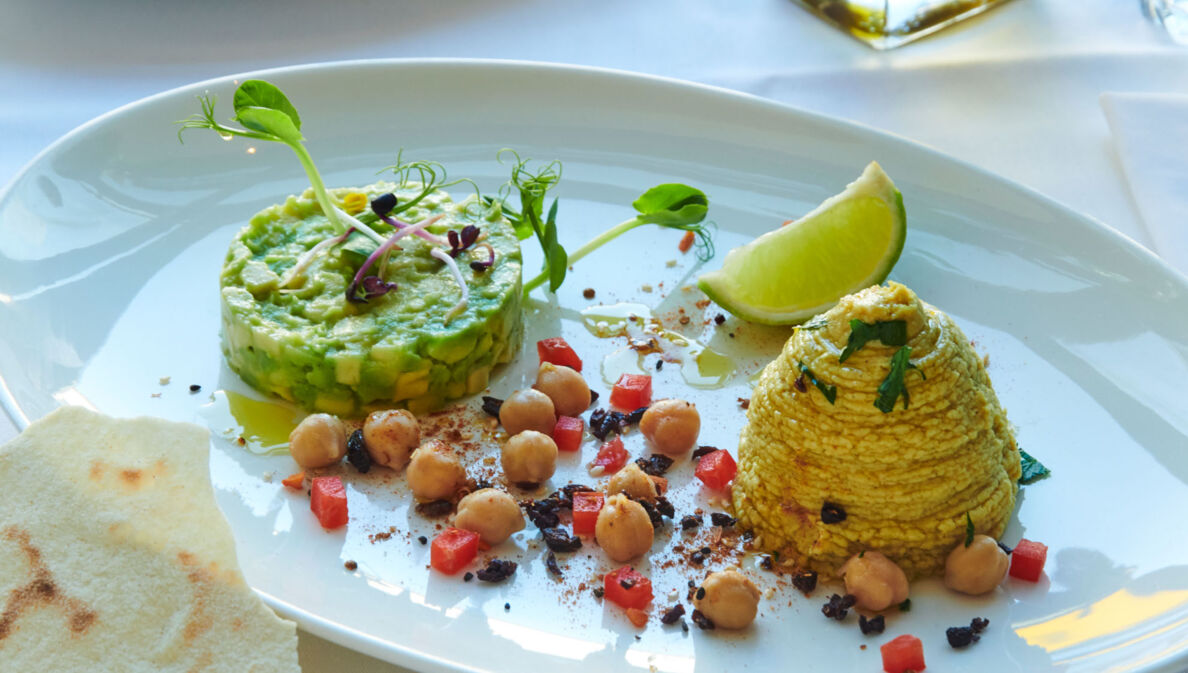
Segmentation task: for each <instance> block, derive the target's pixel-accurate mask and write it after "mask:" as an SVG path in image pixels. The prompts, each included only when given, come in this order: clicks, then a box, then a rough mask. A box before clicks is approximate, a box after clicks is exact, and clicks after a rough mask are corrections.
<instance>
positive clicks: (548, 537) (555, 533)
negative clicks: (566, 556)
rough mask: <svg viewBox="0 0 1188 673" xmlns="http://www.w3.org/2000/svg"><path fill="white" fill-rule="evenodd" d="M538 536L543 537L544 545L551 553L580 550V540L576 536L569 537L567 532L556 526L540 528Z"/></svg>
mask: <svg viewBox="0 0 1188 673" xmlns="http://www.w3.org/2000/svg"><path fill="white" fill-rule="evenodd" d="M540 534H541V535H543V536H544V541H545V544H546V545H547V546H548V548H549V549H550V553H551V552H571V551H577V550H579V549H581V548H582V539H581V538H580V537H578V536H576V535H572V536H571V535H570V534H569V531H567V530H565V529H564V528H561V527H560V526H556V527H553V528H542V529H541V531H540Z"/></svg>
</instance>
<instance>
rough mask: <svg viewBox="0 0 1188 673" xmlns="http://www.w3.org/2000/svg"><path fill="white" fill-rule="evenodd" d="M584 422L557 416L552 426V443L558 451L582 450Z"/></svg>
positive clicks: (578, 419) (571, 417)
mask: <svg viewBox="0 0 1188 673" xmlns="http://www.w3.org/2000/svg"><path fill="white" fill-rule="evenodd" d="M585 430H586V422H585V421H583V420H582V419H580V418H575V417H573V416H558V417H557V423H556V425H554V426H553V441H554V442H556V443H557V450H558V451H577V450H578V449H580V448H582V433H583V432H585Z"/></svg>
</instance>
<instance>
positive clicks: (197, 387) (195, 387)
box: [190, 383, 202, 393]
mask: <svg viewBox="0 0 1188 673" xmlns="http://www.w3.org/2000/svg"><path fill="white" fill-rule="evenodd" d="M199 390H202V386H200V385H198V384H197V383H191V384H190V392H192V393H196V392H198V391H199Z"/></svg>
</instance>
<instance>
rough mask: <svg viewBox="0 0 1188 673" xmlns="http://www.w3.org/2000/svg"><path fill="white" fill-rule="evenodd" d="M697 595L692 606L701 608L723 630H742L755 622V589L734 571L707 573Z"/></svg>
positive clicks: (747, 580) (744, 576) (757, 599)
mask: <svg viewBox="0 0 1188 673" xmlns="http://www.w3.org/2000/svg"><path fill="white" fill-rule="evenodd" d="M701 589H704V590H705V591H704V593H703V592H702V591H700V590H699V591H698V592H697V594H696V595H697V596H700V598H694V599H693V606H694V607H696V608H697V609H698V610H701V612H702V613H703V614H705V616H706V617H709V619H710V621H712V622H713V623H714V626H716V627H718V628H723V629H745V628H746V627H747V626H749V625H750V624H751V622H753V621H755V615H756V614H757V613H758V612H759V588H758V587H756V586H755V583H754V582H752V581H751V580H750V579H749V578H748V577H747V576H746V575H744V574H742V573H740V572H738V571H737V570H734V569H730V570H723V571H720V572H716V573H710V576H709V577H707V578H705V581H704V582H702V583H701Z"/></svg>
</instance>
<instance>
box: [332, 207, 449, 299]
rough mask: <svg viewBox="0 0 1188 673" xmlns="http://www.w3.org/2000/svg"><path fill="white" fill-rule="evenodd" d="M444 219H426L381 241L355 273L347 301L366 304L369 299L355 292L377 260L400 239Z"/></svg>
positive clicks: (349, 286)
mask: <svg viewBox="0 0 1188 673" xmlns="http://www.w3.org/2000/svg"><path fill="white" fill-rule="evenodd" d="M442 217H443V216H442V215H436V216H434V217H430V218H427V219H424V220H422V221H420V222H418V223H416V224H410V225H408V226H407V227H404V228H402V229H397V230H396V231H394V232H392V235H391V236H389V237H388V238H387V239H385V240H381V241H380V245H379V247H377V248H376V249H375V250H373V251H372V252H371V254H370V255H368V256H367V259H366V260H365V261H364V262H363V264H362V265H360V266H359V270H358V271H356V272H355V278H354V279H353V280H352V281H351V284H350V285H348V286H347V290H346V298H347V301H349V302H352V303H356V304H358V303H366V301H367V299H365V298H360V297H357V296H355V291H356V290H357V289H358V287H359V283H361V282H362V281H363V277H364V276H365V275H366V274H367V270H368V269H370V268H371V265H372V264H375V262H376V260H377V259H379V258H380V257H382V256H384V255H386V254H387V253H388V251H390V250H391V249H392V248H395V247H396V241H399V240H400V239H402V238H404V237H405V236H409V235H411V234H415V233H417V232H418V231H420V230H421V229H424V228H425V227H427V226H429V225H431V224H433V223H434V222H437V221H438V220H440V219H441V218H442ZM433 251H434V252H437V248H434V249H433ZM435 256H436V255H435Z"/></svg>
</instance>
